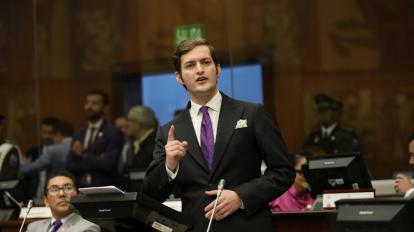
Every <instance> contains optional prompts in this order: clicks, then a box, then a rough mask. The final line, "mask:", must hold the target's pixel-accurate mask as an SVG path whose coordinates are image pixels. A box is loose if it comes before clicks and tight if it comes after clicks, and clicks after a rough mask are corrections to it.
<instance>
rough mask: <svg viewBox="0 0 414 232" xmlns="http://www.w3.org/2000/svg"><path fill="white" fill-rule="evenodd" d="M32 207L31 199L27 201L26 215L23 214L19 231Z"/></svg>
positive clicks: (20, 231)
mask: <svg viewBox="0 0 414 232" xmlns="http://www.w3.org/2000/svg"><path fill="white" fill-rule="evenodd" d="M32 207H33V200H30V201H29V203H27V211H26V215H24V218H23V222H22V225H21V226H20V230H19V232H22V230H23V226H24V223H25V222H26V219H27V216H28V215H29V212H30V210H31V209H32Z"/></svg>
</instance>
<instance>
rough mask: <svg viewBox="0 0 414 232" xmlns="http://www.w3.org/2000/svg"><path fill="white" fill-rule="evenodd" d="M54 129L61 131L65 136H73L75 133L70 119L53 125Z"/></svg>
mask: <svg viewBox="0 0 414 232" xmlns="http://www.w3.org/2000/svg"><path fill="white" fill-rule="evenodd" d="M53 131H54V132H55V133H56V132H60V133H62V134H63V135H64V136H72V135H73V127H72V124H71V123H70V122H68V121H60V122H58V123H56V124H55V125H54V126H53Z"/></svg>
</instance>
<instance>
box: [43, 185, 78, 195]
mask: <svg viewBox="0 0 414 232" xmlns="http://www.w3.org/2000/svg"><path fill="white" fill-rule="evenodd" d="M60 190H62V191H63V192H64V193H72V192H74V191H75V186H73V185H71V184H65V185H63V186H62V187H59V186H57V185H52V186H50V187H49V188H48V189H47V193H48V194H50V195H58V194H59V192H60Z"/></svg>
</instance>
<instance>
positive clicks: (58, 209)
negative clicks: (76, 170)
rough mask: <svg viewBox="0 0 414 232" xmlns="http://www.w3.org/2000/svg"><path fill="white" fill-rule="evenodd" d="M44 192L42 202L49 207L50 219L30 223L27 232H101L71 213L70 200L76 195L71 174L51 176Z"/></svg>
mask: <svg viewBox="0 0 414 232" xmlns="http://www.w3.org/2000/svg"><path fill="white" fill-rule="evenodd" d="M44 192H45V197H44V202H45V205H46V206H48V207H50V210H51V211H52V218H51V219H44V220H40V221H35V222H32V223H30V224H29V226H28V227H27V232H31V231H33V232H35V231H47V232H58V231H65V232H70V231H74V232H75V231H76V232H79V231H89V232H95V231H101V230H100V228H99V226H98V225H96V224H94V223H92V222H89V221H87V220H85V219H83V218H82V217H81V216H80V215H78V214H76V213H74V212H72V210H71V208H70V199H71V197H72V196H76V195H77V194H78V190H77V188H76V185H75V181H74V177H73V175H72V174H70V173H69V172H66V171H61V172H58V173H56V174H54V175H51V176H50V177H49V178H48V180H47V181H46V185H45V191H44Z"/></svg>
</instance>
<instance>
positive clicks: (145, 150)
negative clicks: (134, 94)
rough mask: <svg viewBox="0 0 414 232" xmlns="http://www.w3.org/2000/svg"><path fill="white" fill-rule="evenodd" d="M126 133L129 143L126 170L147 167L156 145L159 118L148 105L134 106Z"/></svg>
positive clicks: (129, 114) (125, 163) (129, 115)
mask: <svg viewBox="0 0 414 232" xmlns="http://www.w3.org/2000/svg"><path fill="white" fill-rule="evenodd" d="M127 120H128V121H127V126H126V134H127V136H128V139H129V141H128V143H127V146H126V147H125V153H124V154H123V156H124V157H123V158H124V159H123V161H124V165H125V166H124V170H133V169H147V168H148V166H149V164H150V163H151V161H152V153H153V152H154V147H155V132H156V131H155V130H156V129H157V127H158V120H157V118H156V117H155V113H154V111H153V110H152V109H151V108H149V107H146V106H134V107H132V108H131V109H130V110H129V112H128V117H127Z"/></svg>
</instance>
